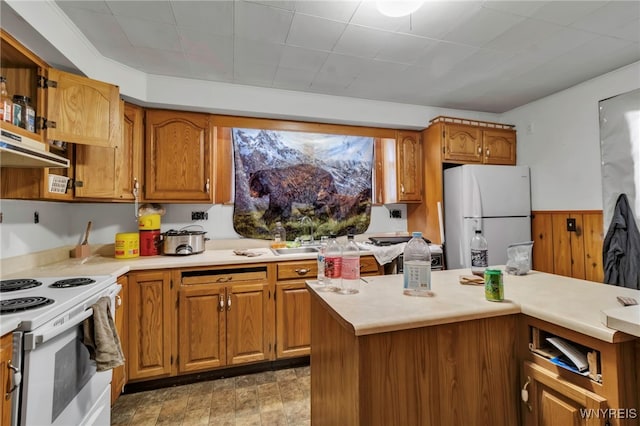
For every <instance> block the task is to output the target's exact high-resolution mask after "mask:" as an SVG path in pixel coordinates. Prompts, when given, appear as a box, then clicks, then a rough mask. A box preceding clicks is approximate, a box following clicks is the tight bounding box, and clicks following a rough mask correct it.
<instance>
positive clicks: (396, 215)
mask: <svg viewBox="0 0 640 426" xmlns="http://www.w3.org/2000/svg"><path fill="white" fill-rule="evenodd" d="M389 217H391V218H393V219H401V218H402V212H401V211H400V210H391V211H390V212H389Z"/></svg>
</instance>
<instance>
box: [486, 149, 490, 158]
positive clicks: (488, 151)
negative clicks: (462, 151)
mask: <svg viewBox="0 0 640 426" xmlns="http://www.w3.org/2000/svg"><path fill="white" fill-rule="evenodd" d="M489 154H491V151H490V150H488V149H487V157H488V156H489Z"/></svg>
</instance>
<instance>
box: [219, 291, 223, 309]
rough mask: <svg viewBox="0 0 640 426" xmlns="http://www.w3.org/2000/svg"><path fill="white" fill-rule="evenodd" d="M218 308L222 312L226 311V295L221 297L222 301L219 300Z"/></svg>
mask: <svg viewBox="0 0 640 426" xmlns="http://www.w3.org/2000/svg"><path fill="white" fill-rule="evenodd" d="M218 308H219V309H220V312H222V311H224V295H222V294H221V295H220V300H218Z"/></svg>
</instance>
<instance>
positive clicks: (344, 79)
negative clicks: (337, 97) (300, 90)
mask: <svg viewBox="0 0 640 426" xmlns="http://www.w3.org/2000/svg"><path fill="white" fill-rule="evenodd" d="M353 80H355V76H353V75H348V74H336V73H335V72H324V71H322V72H319V73H318V74H316V75H315V76H314V78H313V81H312V82H311V86H309V89H310V90H312V91H314V92H320V93H323V92H325V93H328V94H342V93H344V89H345V88H347V87H348V86H349V85H350V84H351V83H352V82H353Z"/></svg>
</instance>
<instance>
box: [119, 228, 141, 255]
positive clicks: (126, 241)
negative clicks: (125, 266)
mask: <svg viewBox="0 0 640 426" xmlns="http://www.w3.org/2000/svg"><path fill="white" fill-rule="evenodd" d="M115 255H116V259H130V258H132V257H138V256H140V235H139V234H138V233H137V232H123V233H120V234H116V250H115Z"/></svg>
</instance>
